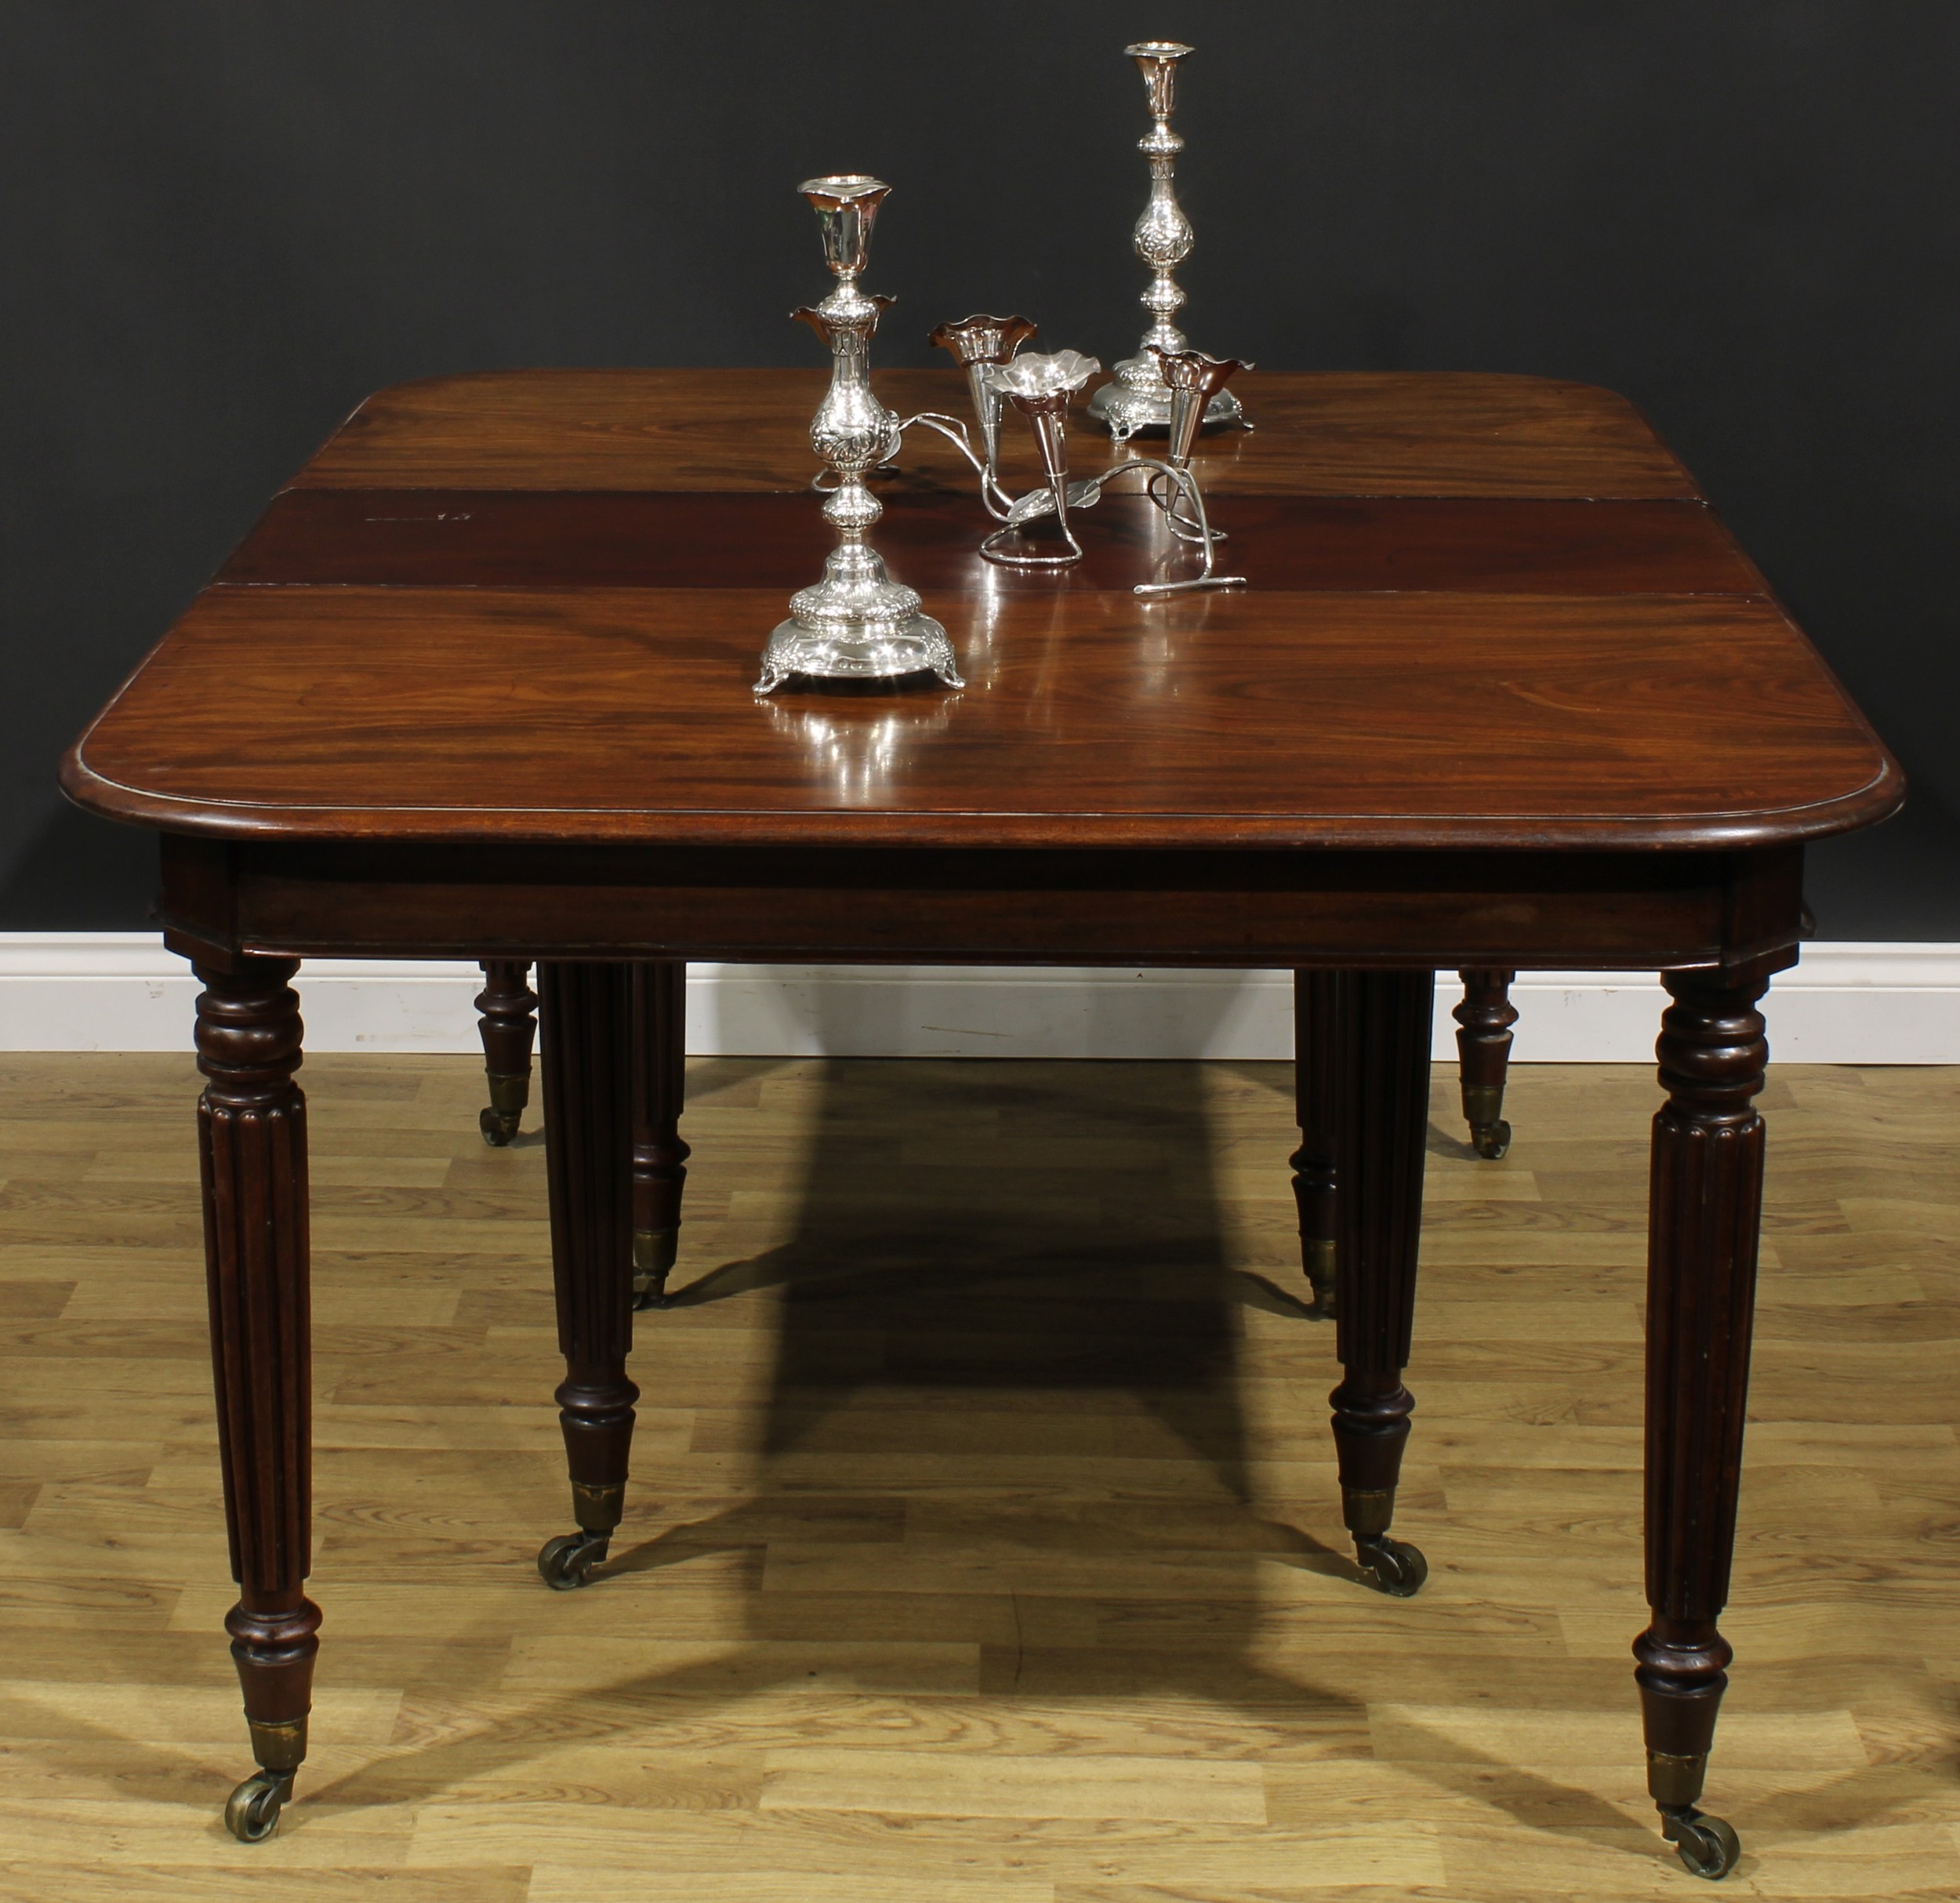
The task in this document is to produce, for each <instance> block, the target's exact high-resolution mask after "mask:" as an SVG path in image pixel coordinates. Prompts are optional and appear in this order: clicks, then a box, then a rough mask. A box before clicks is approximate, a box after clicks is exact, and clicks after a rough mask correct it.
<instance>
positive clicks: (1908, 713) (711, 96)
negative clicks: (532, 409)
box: [0, 0, 1960, 939]
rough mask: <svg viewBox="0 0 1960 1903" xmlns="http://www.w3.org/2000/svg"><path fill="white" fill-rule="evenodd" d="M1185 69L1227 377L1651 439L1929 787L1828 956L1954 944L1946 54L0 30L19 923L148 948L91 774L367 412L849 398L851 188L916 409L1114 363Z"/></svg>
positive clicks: (1231, 6)
mask: <svg viewBox="0 0 1960 1903" xmlns="http://www.w3.org/2000/svg"><path fill="white" fill-rule="evenodd" d="M840 20H848V21H849V22H851V23H852V30H851V31H850V32H849V34H848V37H840V36H837V35H833V30H832V23H833V22H837V21H840ZM968 21H971V22H973V23H974V24H972V26H971V27H968V26H967V25H966V24H965V23H967V22H968ZM996 30H997V31H996ZM1149 34H1175V35H1182V36H1183V37H1185V38H1189V39H1191V40H1192V41H1193V42H1196V44H1197V45H1198V47H1199V53H1198V56H1197V57H1196V59H1195V60H1193V62H1192V65H1191V67H1189V69H1188V75H1189V76H1188V82H1187V84H1186V85H1185V97H1184V101H1183V104H1182V105H1181V110H1180V113H1179V126H1180V129H1181V130H1182V131H1183V132H1184V133H1185V134H1186V136H1188V138H1189V141H1190V150H1189V153H1188V154H1187V157H1186V161H1185V166H1184V169H1183V173H1182V176H1181V180H1180V188H1181V195H1182V197H1183V198H1184V201H1185V204H1186V205H1187V207H1188V209H1189V211H1190V212H1191V214H1192V217H1193V219H1194V220H1195V222H1196V226H1197V230H1198V234H1199V245H1198V249H1197V252H1196V256H1195V257H1194V258H1193V260H1192V263H1191V264H1190V266H1189V267H1188V268H1187V270H1186V271H1185V273H1184V274H1183V277H1184V281H1185V285H1186V287H1187V289H1189V291H1190V292H1191V294H1192V304H1191V308H1190V312H1189V328H1190V329H1191V332H1192V336H1193V340H1194V341H1196V342H1198V343H1201V344H1203V345H1205V346H1207V347H1210V348H1213V349H1216V350H1228V351H1231V352H1233V353H1236V354H1243V355H1248V356H1251V357H1254V358H1258V360H1259V361H1261V363H1262V364H1264V365H1269V366H1272V367H1274V368H1321V367H1339V368H1396V369H1401V368H1422V369H1428V368H1475V369H1499V370H1519V371H1535V372H1547V373H1550V374H1553V375H1556V376H1573V377H1581V378H1587V379H1590V380H1594V381H1596V382H1599V383H1606V384H1610V385H1612V386H1613V387H1615V388H1617V389H1620V390H1624V391H1626V392H1627V393H1628V394H1629V395H1631V396H1632V398H1634V399H1635V401H1637V402H1638V403H1639V405H1641V406H1642V408H1643V409H1645V410H1646V412H1647V414H1648V415H1649V416H1650V417H1652V418H1653V420H1654V421H1655V423H1657V424H1658V425H1659V427H1660V428H1661V430H1662V432H1663V434H1665V435H1666V436H1667V437H1668V439H1669V440H1670V441H1671V442H1672V443H1673V444H1674V445H1675V446H1676V447H1677V448H1678V449H1679V450H1680V451H1681V452H1682V454H1683V455H1684V456H1685V457H1686V459H1687V460H1688V462H1689V463H1690V466H1691V467H1693V469H1694V470H1696V472H1697V474H1698V475H1699V476H1700V478H1701V479H1702V481H1703V482H1704V485H1706V487H1707V488H1708V490H1709V492H1711V495H1712V496H1714V498H1715V501H1716V502H1717V503H1718V504H1719V506H1720V507H1721V508H1722V510H1724V512H1725V513H1726V514H1727V516H1728V518H1729V519H1730V521H1731V522H1732V523H1733V525H1734V526H1735V527H1736V528H1737V530H1738V531H1739V532H1740V535H1741V536H1742V538H1743V539H1744V542H1745V543H1747V544H1748V547H1750V549H1751V550H1752V552H1753V553H1754V554H1755V555H1756V556H1757V557H1758V559H1759V561H1762V564H1763V565H1764V567H1765V568H1766V569H1767V570H1768V572H1769V575H1770V576H1771V578H1772V579H1773V580H1774V581H1775V583H1777V586H1778V587H1780V589H1781V590H1783V591H1784V594H1785V595H1786V596H1787V597H1788V599H1789V600H1790V601H1791V602H1792V604H1793V605H1795V608H1796V610H1797V612H1798V615H1799V616H1800V618H1801V619H1802V620H1803V621H1804V622H1805V623H1806V625H1807V626H1809V629H1810V630H1811V631H1812V632H1813V634H1814V635H1815V636H1816V637H1817V640H1818V641H1819V642H1820V644H1821V645H1822V646H1823V648H1824V650H1825V652H1826V653H1827V654H1828V656H1829V657H1830V658H1831V661H1832V662H1833V663H1834V664H1835V666H1837V667H1838V670H1840V672H1841V673H1842V674H1843V676H1844V677H1845V678H1846V681H1848V683H1849V685H1850V686H1851V688H1853V692H1855V693H1857V695H1859V697H1860V699H1862V700H1863V702H1864V704H1865V706H1867V709H1868V710H1870V712H1871V714H1872V716H1873V717H1874V718H1875V720H1876V721H1877V722H1878V725H1879V726H1880V728H1882V731H1883V732H1885V733H1886V736H1887V738H1888V739H1889V740H1890V741H1891V742H1892V743H1893V746H1895V747H1896V749H1897V750H1899V751H1900V754H1902V755H1903V756H1904V759H1905V761H1906V763H1907V768H1908V770H1909V772H1911V775H1912V776H1913V779H1914V783H1915V797H1914V804H1913V806H1912V808H1911V811H1910V812H1909V813H1908V815H1907V817H1906V818H1905V819H1903V820H1901V821H1899V822H1896V823H1894V824H1893V826H1889V827H1886V828H1884V829H1882V830H1880V831H1879V832H1878V833H1874V834H1871V835H1869V836H1867V837H1866V838H1865V839H1863V840H1859V841H1847V842H1844V843H1843V844H1838V845H1835V846H1832V847H1829V848H1824V849H1823V850H1821V851H1820V852H1818V853H1817V855H1816V859H1815V865H1814V869H1813V879H1812V887H1813V902H1814V903H1815V904H1816V906H1817V910H1818V912H1819V913H1820V925H1821V928H1822V930H1823V932H1824V935H1826V936H1829V937H1853V938H1855V937H1867V938H1882V937H1893V936H1897V937H1931V938H1943V939H1960V877H1956V873H1960V826H1956V824H1955V819H1954V817H1953V815H1955V813H1956V812H1960V759H1956V757H1955V749H1954V746H1953V739H1954V733H1955V708H1956V704H1960V696H1957V695H1956V688H1960V642H1956V640H1955V634H1956V629H1955V619H1956V616H1955V605H1954V604H1955V589H1954V587H1953V585H1952V581H1951V568H1952V565H1953V554H1954V547H1955V533H1954V525H1955V519H1956V509H1957V508H1960V474H1956V471H1957V470H1960V371H1957V370H1956V368H1955V354H1956V347H1960V321H1956V320H1957V319H1960V296H1956V292H1957V291H1960V273H1957V272H1956V261H1957V260H1960V194H1956V191H1955V183H1956V176H1955V175H1956V167H1957V166H1960V157H1957V156H1956V140H1955V136H1954V124H1955V100H1956V99H1960V8H1956V7H1954V6H1951V5H1932V4H1928V0H1722V4H1720V5H1710V4H1708V0H1682V3H1679V4H1677V3H1675V0H1476V4H1474V5H1470V4H1465V0H1367V4H1365V5H1363V4H1357V3H1356V0H1331V3H1328V0H1278V3H1273V0H1257V3H1255V0H1242V3H1220V0H1213V3H1212V4H1210V5H1193V4H1189V3H1188V0H1148V3H1147V4H1128V3H1125V0H1094V3H1084V0H1071V3H1070V4H1067V5H1060V4H1050V5H1044V6H1039V7H1034V8H1023V9H986V8H982V9H971V8H963V7H960V6H955V5H926V4H922V3H921V0H856V4H855V5H852V6H848V7H837V6H814V5H809V4H808V3H807V0H800V3H799V4H797V5H781V4H760V5H759V4H756V3H755V0H749V3H748V4H743V5H723V6H720V7H714V8H710V7H702V6H699V5H686V6H680V5H662V4H659V0H555V3H550V4H547V3H546V0H328V3H327V4H322V3H321V0H0V153H3V154H4V156H3V158H0V221H3V223H0V234H3V241H4V246H5V249H4V256H5V266H6V267H5V273H4V274H3V276H0V300H4V307H0V308H4V312H5V317H4V331H3V334H4V336H5V350H4V355H3V356H0V383H3V384H4V393H3V395H0V401H3V402H4V412H3V413H0V511H4V514H0V538H3V540H0V590H4V595H3V596H0V602H3V606H0V616H3V619H0V763H3V764H4V772H5V781H4V786H5V795H4V808H0V926H6V927H10V928H15V929H30V928H55V927H62V926H93V925H102V926H108V925H119V924H136V923H139V922H140V921H141V920H142V918H143V913H144V908H145V906H146V903H147V898H148V894H149V888H150V866H151V846H150V844H149V842H148V841H147V839H146V838H144V837H143V836H142V835H138V834H126V833H121V832H119V831H118V830H117V829H114V828H111V827H108V826H103V825H101V824H100V823H96V822H95V821H92V820H89V819H84V818H83V817H82V815H79V814H76V813H74V812H69V811H67V810H66V809H65V808H63V807H62V806H61V804H60V801H59V799H58V797H57V796H56V794H55V792H54V790H53V780H52V775H53V765H54V761H55V759H56V756H57V754H58V753H59V752H60V749H61V747H62V746H64V745H65V744H66V743H67V741H68V740H69V739H71V738H72V736H73V735H74V731H75V730H76V728H78V726H79V725H80V724H81V723H82V721H83V720H84V719H85V718H86V717H87V716H88V715H89V713H90V712H91V711H92V710H93V708H94V707H95V706H96V705H97V704H98V703H100V701H101V699H103V697H104V695H106V694H107V692H109V691H110V689H111V688H112V687H113V686H114V684H115V682H116V681H117V680H118V677H120V676H121V675H122V674H123V673H124V672H125V670H126V669H127V668H128V667H129V664H130V663H132V661H133V660H134V659H136V657H137V656H139V655H140V653H141V652H143V649H144V648H145V647H146V646H147V645H148V644H149V643H150V642H151V641H152V640H154V638H155V637H156V636H157V635H158V634H159V633H160V632H161V631H162V629H163V628H164V627H165V625H166V624H167V623H168V622H169V619H170V618H171V617H172V615H173V614H174V613H175V612H176V611H177V609H178V608H180V607H181V606H182V605H183V603H184V602H185V601H186V600H187V598H188V597H190V595H191V594H192V593H193V592H194V590H195V589H196V588H197V587H198V584H199V583H201V581H202V579H204V578H205V576H206V575H207V574H208V573H209V572H210V570H211V569H212V567H213V566H214V565H215V564H216V562H217V561H219V560H220V557H222V556H223V554H224V553H225V551H226V550H227V548H228V547H230V544H231V543H233V542H234V540H235V539H237V538H238V536H239V535H240V534H241V532H243V531H244V530H245V528H246V527H247V526H248V525H249V523H250V522H251V521H252V517H253V516H254V514H256V511H257V510H258V508H259V507H260V503H262V502H263V499H264V498H265V497H266V496H267V494H268V493H269V492H270V490H271V489H272V488H274V485H276V484H278V482H279V481H281V479H282V478H285V476H286V475H288V474H289V473H290V472H291V471H292V470H293V469H294V468H295V467H296V466H297V465H298V464H299V463H300V462H301V461H302V460H303V459H304V458H305V456H307V453H308V452H310V450H311V449H313V448H314V445H316V444H317V443H318V441H320V440H321V438H322V437H323V436H325V434H326V433H327V432H328V430H330V429H331V428H332V426H333V424H334V423H336V421H337V420H338V419H339V418H340V416H343V414H344V413H345V412H347V410H348V409H350V408H351V407H352V406H353V405H354V403H355V402H356V401H358V399H359V398H361V396H362V395H363V394H365V393H366V392H367V391H368V390H372V389H373V388H374V387H376V386H378V385H379V384H383V383H392V382H394V381H397V380H400V379H401V378H404V377H410V376H424V375H427V374H430V373H433V372H442V371H451V370H459V369H472V368H479V367H486V366H492V365H520V364H543V363H558V364H579V363H678V364H743V363H800V362H808V361H814V358H813V355H812V352H813V349H814V346H813V345H812V343H811V340H810V338H809V336H808V334H807V333H806V332H804V331H803V330H802V329H800V327H793V326H792V325H789V323H788V322H786V321H785V318H784V315H783V313H784V311H786V308H787V307H788V306H789V304H790V303H793V302H796V301H799V300H804V299H807V298H808V297H809V296H811V295H812V294H813V293H814V292H815V291H816V290H818V289H820V288H821V286H820V282H819V280H820V277H821V272H820V267H819V263H818V252H817V249H816V242H815V231H814V228H813V226H812V224H811V219H810V216H809V213H808V211H807V210H806V209H805V208H804V205H803V204H802V202H801V201H800V199H798V198H796V197H795V196H794V195H793V187H794V185H795V184H796V183H797V180H800V179H801V178H804V177H805V176H808V175H809V174H810V173H815V172H819V171H823V170H831V169H869V170H873V171H876V172H877V173H879V174H880V175H881V176H884V177H885V178H887V179H889V180H891V181H892V182H893V183H894V185H895V187H896V190H895V193H894V195H893V198H892V202H891V205H890V207H889V208H888V209H887V212H886V214H885V216H884V219H883V220H881V221H880V227H879V233H878V245H877V256H876V259H875V268H874V271H873V285H874V287H875V288H877V289H880V290H886V291H890V292H897V293H899V294H900V295H901V296H902V298H903V303H902V307H901V310H900V311H899V312H898V314H896V315H895V317H893V318H890V319H888V320H887V325H886V329H885V331H884V333H883V334H882V335H881V336H880V340H879V341H880V352H881V361H884V362H886V363H898V362H901V361H926V360H927V355H928V353H927V351H926V350H925V347H924V344H923V343H922V342H921V341H920V338H921V333H922V332H924V329H926V328H927V326H929V325H931V323H932V322H933V321H935V320H937V319H938V318H942V317H945V316H949V315H953V314H959V313H962V312H964V311H968V310H971V309H973V308H975V307H992V308H994V309H996V310H999V309H1017V308H1018V309H1022V310H1025V311H1029V313H1030V314H1033V315H1034V316H1036V317H1037V318H1040V320H1041V322H1042V325H1043V327H1044V337H1045V338H1046V339H1047V341H1048V342H1049V343H1051V344H1052V345H1055V346H1060V345H1062V344H1071V345H1074V346H1076V347H1080V348H1082V349H1084V350H1092V351H1094V352H1096V353H1098V354H1101V355H1102V356H1104V357H1105V358H1108V357H1110V356H1112V355H1115V354H1122V353H1123V352H1125V351H1127V349H1128V348H1129V347H1130V346H1131V343H1133V341H1134V336H1135V334H1136V332H1137V330H1138V314H1137V311H1136V307H1135V304H1134V296H1135V294H1136V292H1137V290H1138V288H1139V279H1138V267H1137V266H1136V264H1135V263H1134V260H1132V258H1131V256H1130V252H1129V249H1128V232H1129V227H1130V224H1131V220H1133V218H1134V215H1135V212H1136V210H1137V208H1138V203H1139V202H1140V196H1141V194H1140V183H1139V181H1140V177H1141V173H1142V166H1141V162H1140V161H1139V160H1138V157H1137V155H1136V153H1135V150H1134V140H1135V139H1136V137H1137V136H1138V133H1139V132H1140V130H1141V129H1142V127H1141V123H1140V120H1141V112H1142V106H1141V98H1142V89H1141V87H1140V85H1138V82H1137V80H1136V78H1135V77H1134V74H1133V72H1132V71H1131V68H1130V67H1129V66H1128V64H1127V62H1125V61H1123V60H1122V59H1121V57H1120V48H1121V46H1122V45H1123V42H1124V41H1125V40H1126V39H1128V38H1134V37H1138V36H1139V35H1149ZM1002 35H1004V37H1000V36H1002ZM1015 47H1020V48H1024V49H1025V50H1021V51H1014V52H1011V53H1007V54H1005V56H1003V55H1002V54H1001V53H1000V52H999V51H998V49H1005V48H1015Z"/></svg>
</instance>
